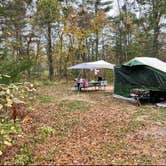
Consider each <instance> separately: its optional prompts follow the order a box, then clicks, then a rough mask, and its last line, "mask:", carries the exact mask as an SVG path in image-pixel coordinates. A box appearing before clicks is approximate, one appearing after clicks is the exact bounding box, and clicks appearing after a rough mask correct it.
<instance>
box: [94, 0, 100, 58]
mask: <svg viewBox="0 0 166 166" xmlns="http://www.w3.org/2000/svg"><path fill="white" fill-rule="evenodd" d="M98 5H99V0H96V2H95V16H96V17H97V14H98ZM95 34H96V42H95V43H96V48H95V49H96V61H97V60H98V54H99V53H98V46H99V31H98V30H96V32H95Z"/></svg>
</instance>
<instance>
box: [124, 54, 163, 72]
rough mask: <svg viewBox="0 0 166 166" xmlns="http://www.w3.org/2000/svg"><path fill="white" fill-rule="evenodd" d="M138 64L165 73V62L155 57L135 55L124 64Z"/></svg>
mask: <svg viewBox="0 0 166 166" xmlns="http://www.w3.org/2000/svg"><path fill="white" fill-rule="evenodd" d="M138 65H145V66H150V67H152V68H155V69H157V70H160V71H163V72H165V73H166V63H165V62H163V61H161V60H159V59H157V58H151V57H137V58H134V59H132V60H130V61H129V62H127V63H125V64H124V66H130V67H132V66H138Z"/></svg>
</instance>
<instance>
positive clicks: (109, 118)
mask: <svg viewBox="0 0 166 166" xmlns="http://www.w3.org/2000/svg"><path fill="white" fill-rule="evenodd" d="M33 108H34V110H33V111H31V113H30V115H31V117H32V120H31V123H30V122H28V123H25V124H23V125H22V130H23V132H24V139H23V140H21V139H18V140H17V141H18V144H17V145H16V146H15V147H13V149H11V150H9V153H6V155H5V156H4V158H3V160H2V163H7V164H8V163H16V164H17V163H18V164H19V163H21V162H22V163H23V164H42V165H43V164H50V165H52V164H70V165H71V164H72V165H73V164H75V165H84V164H93V165H94V164H102V165H104V164H160V165H161V164H166V161H165V157H166V156H165V155H166V153H165V139H164V138H165V136H166V130H165V124H166V122H165V118H166V117H165V115H166V114H165V110H159V109H158V108H157V107H155V106H151V105H147V106H141V107H136V106H135V105H132V104H130V103H128V102H125V101H122V100H117V99H113V97H112V91H110V90H109V91H94V92H84V93H80V94H77V93H76V92H73V91H71V90H69V86H67V85H66V84H64V85H49V86H42V87H40V88H39V89H38V97H37V100H36V101H35V102H33ZM9 154H10V155H9ZM12 155H13V156H12ZM24 155H25V156H28V158H25V156H24ZM11 156H12V157H11Z"/></svg>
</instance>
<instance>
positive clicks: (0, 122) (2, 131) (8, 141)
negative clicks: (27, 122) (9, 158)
mask: <svg viewBox="0 0 166 166" xmlns="http://www.w3.org/2000/svg"><path fill="white" fill-rule="evenodd" d="M5 118H6V117H3V116H1V117H0V152H1V153H4V152H5V151H6V150H7V147H10V146H12V145H13V143H14V141H13V140H12V138H11V135H13V134H15V135H19V136H20V137H21V136H22V131H21V128H20V125H19V123H16V124H14V122H13V121H8V122H6V120H5Z"/></svg>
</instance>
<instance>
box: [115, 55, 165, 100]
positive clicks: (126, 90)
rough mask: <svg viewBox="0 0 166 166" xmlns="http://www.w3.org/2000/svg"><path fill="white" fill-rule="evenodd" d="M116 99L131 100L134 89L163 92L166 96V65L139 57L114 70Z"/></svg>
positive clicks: (152, 59)
mask: <svg viewBox="0 0 166 166" xmlns="http://www.w3.org/2000/svg"><path fill="white" fill-rule="evenodd" d="M114 77H115V79H114V97H119V98H121V97H122V98H126V99H127V98H129V97H130V93H131V90H132V89H136V88H139V89H145V90H153V91H156V92H162V94H163V93H164V95H165V96H166V63H165V62H163V61H161V60H159V59H157V58H150V57H137V58H134V59H132V60H130V61H129V62H127V63H125V64H123V65H122V66H121V67H117V66H116V67H115V68H114Z"/></svg>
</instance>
